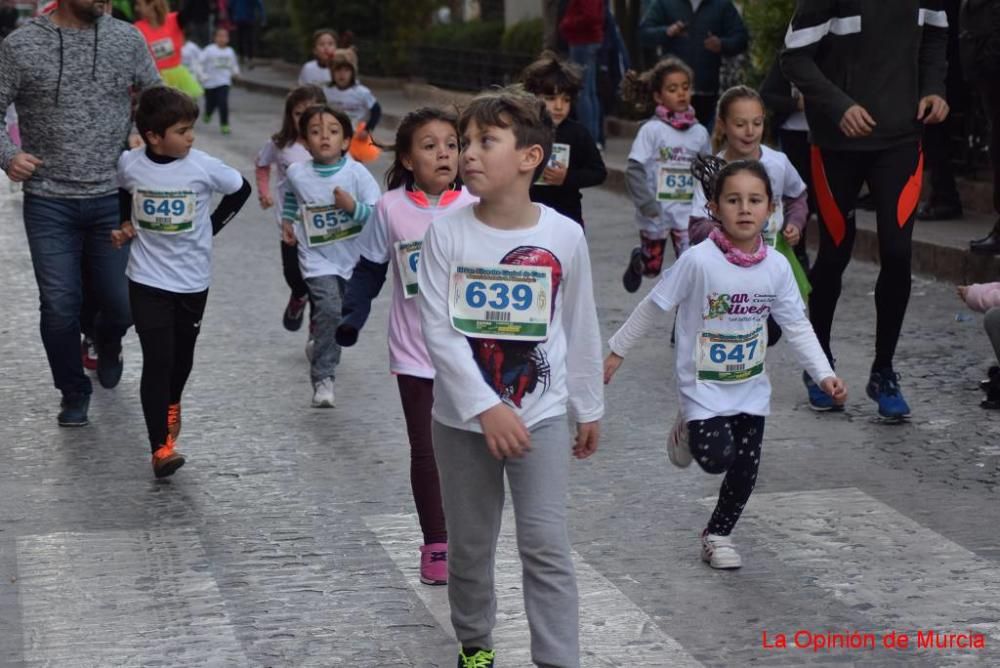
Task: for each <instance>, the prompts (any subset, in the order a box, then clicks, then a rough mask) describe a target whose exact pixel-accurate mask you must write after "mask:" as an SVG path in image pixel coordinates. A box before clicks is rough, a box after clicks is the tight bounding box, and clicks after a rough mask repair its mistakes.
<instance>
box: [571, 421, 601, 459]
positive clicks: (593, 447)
mask: <svg viewBox="0 0 1000 668" xmlns="http://www.w3.org/2000/svg"><path fill="white" fill-rule="evenodd" d="M600 438H601V423H600V422H599V421H594V422H577V423H576V443H575V444H574V445H573V456H574V457H576V458H577V459H586V458H587V457H589V456H591V455H592V454H594V453H595V452H597V441H598V440H600Z"/></svg>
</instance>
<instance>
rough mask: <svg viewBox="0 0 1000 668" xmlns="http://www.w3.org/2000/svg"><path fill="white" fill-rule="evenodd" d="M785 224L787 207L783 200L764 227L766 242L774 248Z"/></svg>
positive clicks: (763, 233)
mask: <svg viewBox="0 0 1000 668" xmlns="http://www.w3.org/2000/svg"><path fill="white" fill-rule="evenodd" d="M784 226H785V207H784V206H782V204H781V202H780V201H779V202H778V205H777V206H776V207H775V209H774V213H772V214H771V217H770V218H768V219H767V223H766V224H765V225H764V229H763V230H762V231H761V234H762V235H763V237H764V243H766V244H767V245H768V246H770V247H771V248H774V247H775V245H776V244H777V243H778V235H779V234H781V230H782V228H783V227H784Z"/></svg>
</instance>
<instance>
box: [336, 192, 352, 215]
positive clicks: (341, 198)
mask: <svg viewBox="0 0 1000 668" xmlns="http://www.w3.org/2000/svg"><path fill="white" fill-rule="evenodd" d="M333 205H334V206H335V207H337V208H338V209H341V210H342V211H346V212H347V213H349V214H351V215H352V216H353V215H354V208H355V207H354V198H353V197H351V193H349V192H347V191H346V190H344V189H343V188H341V187H340V186H337V187H336V188H334V189H333Z"/></svg>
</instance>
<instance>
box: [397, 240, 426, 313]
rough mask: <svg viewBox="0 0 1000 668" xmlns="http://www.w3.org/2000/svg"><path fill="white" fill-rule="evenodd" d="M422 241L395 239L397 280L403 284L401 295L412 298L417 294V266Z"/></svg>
mask: <svg viewBox="0 0 1000 668" xmlns="http://www.w3.org/2000/svg"><path fill="white" fill-rule="evenodd" d="M423 245H424V242H423V241H397V242H396V267H397V268H398V269H399V280H400V282H401V283H402V284H403V296H404V297H406V298H407V299H412V298H413V297H416V296H417V292H419V288H418V287H417V267H418V266H419V263H420V249H421V247H422V246H423Z"/></svg>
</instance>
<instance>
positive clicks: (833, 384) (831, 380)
mask: <svg viewBox="0 0 1000 668" xmlns="http://www.w3.org/2000/svg"><path fill="white" fill-rule="evenodd" d="M819 387H820V389H821V390H823V391H824V392H826V393H827V394H829V395H830V397H832V398H833V403H835V404H837V405H838V406H842V405H843V404H844V402H845V401H847V385H845V384H844V381H842V380H841V379H839V378H837V377H836V376H827V377H826V378H824V379H823V380H821V381H820V383H819Z"/></svg>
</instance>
